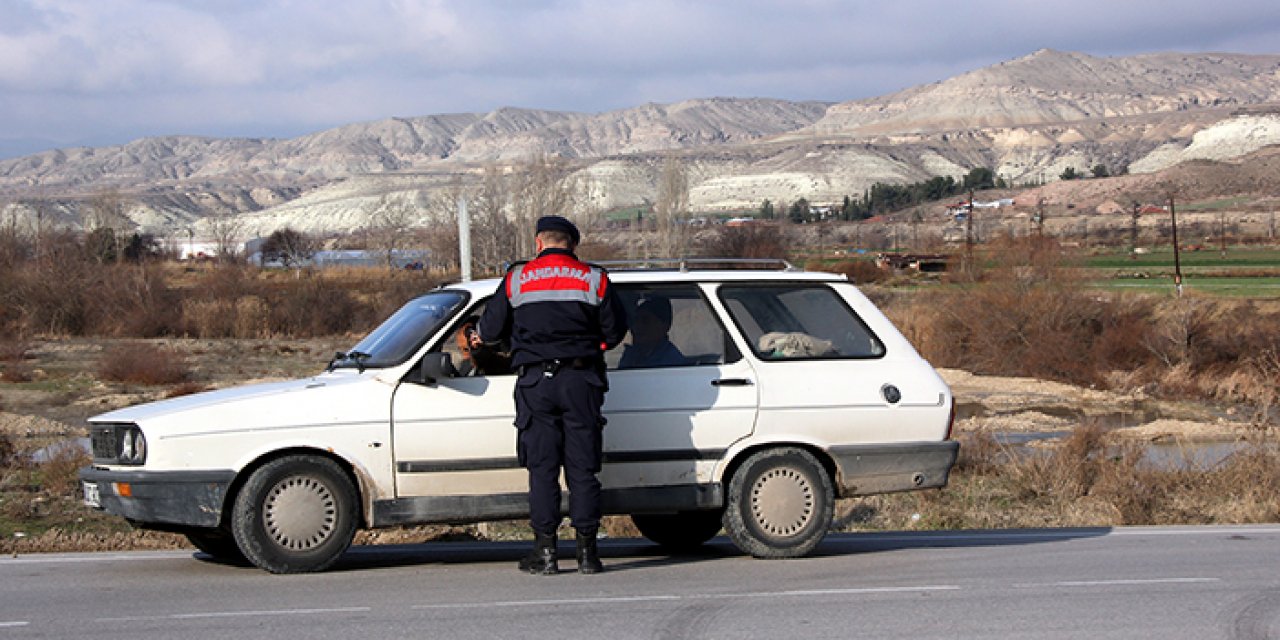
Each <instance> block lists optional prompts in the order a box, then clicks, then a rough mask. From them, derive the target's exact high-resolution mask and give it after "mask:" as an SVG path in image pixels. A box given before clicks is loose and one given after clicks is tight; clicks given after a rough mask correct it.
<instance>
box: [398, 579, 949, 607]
mask: <svg viewBox="0 0 1280 640" xmlns="http://www.w3.org/2000/svg"><path fill="white" fill-rule="evenodd" d="M959 589H960V587H958V586H955V585H922V586H909V587H865V588H853V589H808V590H799V591H749V592H745V593H711V594H706V593H694V594H688V595H670V594H657V595H651V596H619V597H602V598H574V599H570V600H507V601H503V602H453V603H442V604H420V605H414V606H413V608H414V609H475V608H482V607H545V606H548V605H565V604H617V603H620V602H658V601H665V602H670V601H678V600H726V599H736V598H778V597H787V596H829V595H866V594H873V593H903V592H919V591H956V590H959Z"/></svg>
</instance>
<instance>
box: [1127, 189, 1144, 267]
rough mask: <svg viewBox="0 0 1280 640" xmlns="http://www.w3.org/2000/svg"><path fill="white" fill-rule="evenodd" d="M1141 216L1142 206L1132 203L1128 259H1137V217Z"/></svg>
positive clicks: (1135, 201) (1135, 202) (1136, 202)
mask: <svg viewBox="0 0 1280 640" xmlns="http://www.w3.org/2000/svg"><path fill="white" fill-rule="evenodd" d="M1140 215H1142V205H1140V204H1138V201H1137V200H1134V201H1133V213H1132V214H1131V215H1130V216H1129V259H1130V260H1137V259H1138V216H1140Z"/></svg>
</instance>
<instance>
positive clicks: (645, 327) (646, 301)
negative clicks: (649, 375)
mask: <svg viewBox="0 0 1280 640" xmlns="http://www.w3.org/2000/svg"><path fill="white" fill-rule="evenodd" d="M671 315H672V314H671V301H670V300H668V299H666V298H664V297H662V296H653V297H646V298H641V299H640V301H639V302H638V303H636V310H635V313H634V314H633V316H632V320H631V344H628V345H626V346H624V347H623V350H622V359H621V360H619V361H618V368H619V369H634V368H637V367H679V366H683V365H687V364H689V359H688V358H686V357H684V354H683V353H680V349H678V348H677V347H676V345H674V344H672V343H671V338H670V337H669V336H668V333H669V332H670V331H671Z"/></svg>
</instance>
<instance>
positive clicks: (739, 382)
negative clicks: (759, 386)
mask: <svg viewBox="0 0 1280 640" xmlns="http://www.w3.org/2000/svg"><path fill="white" fill-rule="evenodd" d="M753 384H755V383H754V382H751V380H749V379H747V378H722V379H720V380H712V381H711V386H713V387H749V386H751V385H753Z"/></svg>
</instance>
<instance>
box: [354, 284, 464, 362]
mask: <svg viewBox="0 0 1280 640" xmlns="http://www.w3.org/2000/svg"><path fill="white" fill-rule="evenodd" d="M466 300H467V294H466V293H463V292H461V291H434V292H432V293H428V294H427V295H425V296H422V297H420V298H414V299H413V300H410V301H409V302H408V304H406V305H404V306H403V307H400V310H399V311H397V312H395V313H394V314H393V315H392V316H391V317H390V318H387V320H386V321H385V322H383V323H382V324H381V325H379V326H378V328H377V329H374V330H373V333H370V334H369V335H367V336H365V338H364V340H361V341H360V342H359V344H357V345H356V346H354V347H352V348H351V350H350V351H348V352H346V353H344V354H338V357H337V358H335V359H334V362H333V366H334V367H358V368H360V369H362V370H363V369H366V368H371V369H372V368H378V367H390V366H395V365H398V364H400V363H402V362H404V361H405V360H406V359H407V358H408V357H409V356H410V355H413V352H414V351H417V350H418V348H419V347H421V346H422V343H423V342H425V341H426V339H427V338H428V337H429V336H430V335H431V334H433V333H435V332H436V330H438V329H439V328H440V325H441V324H443V323H444V321H445V320H447V319H448V318H449V316H452V315H453V313H454V312H455V311H457V310H458V307H460V306H462V304H463V303H464V302H466Z"/></svg>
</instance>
